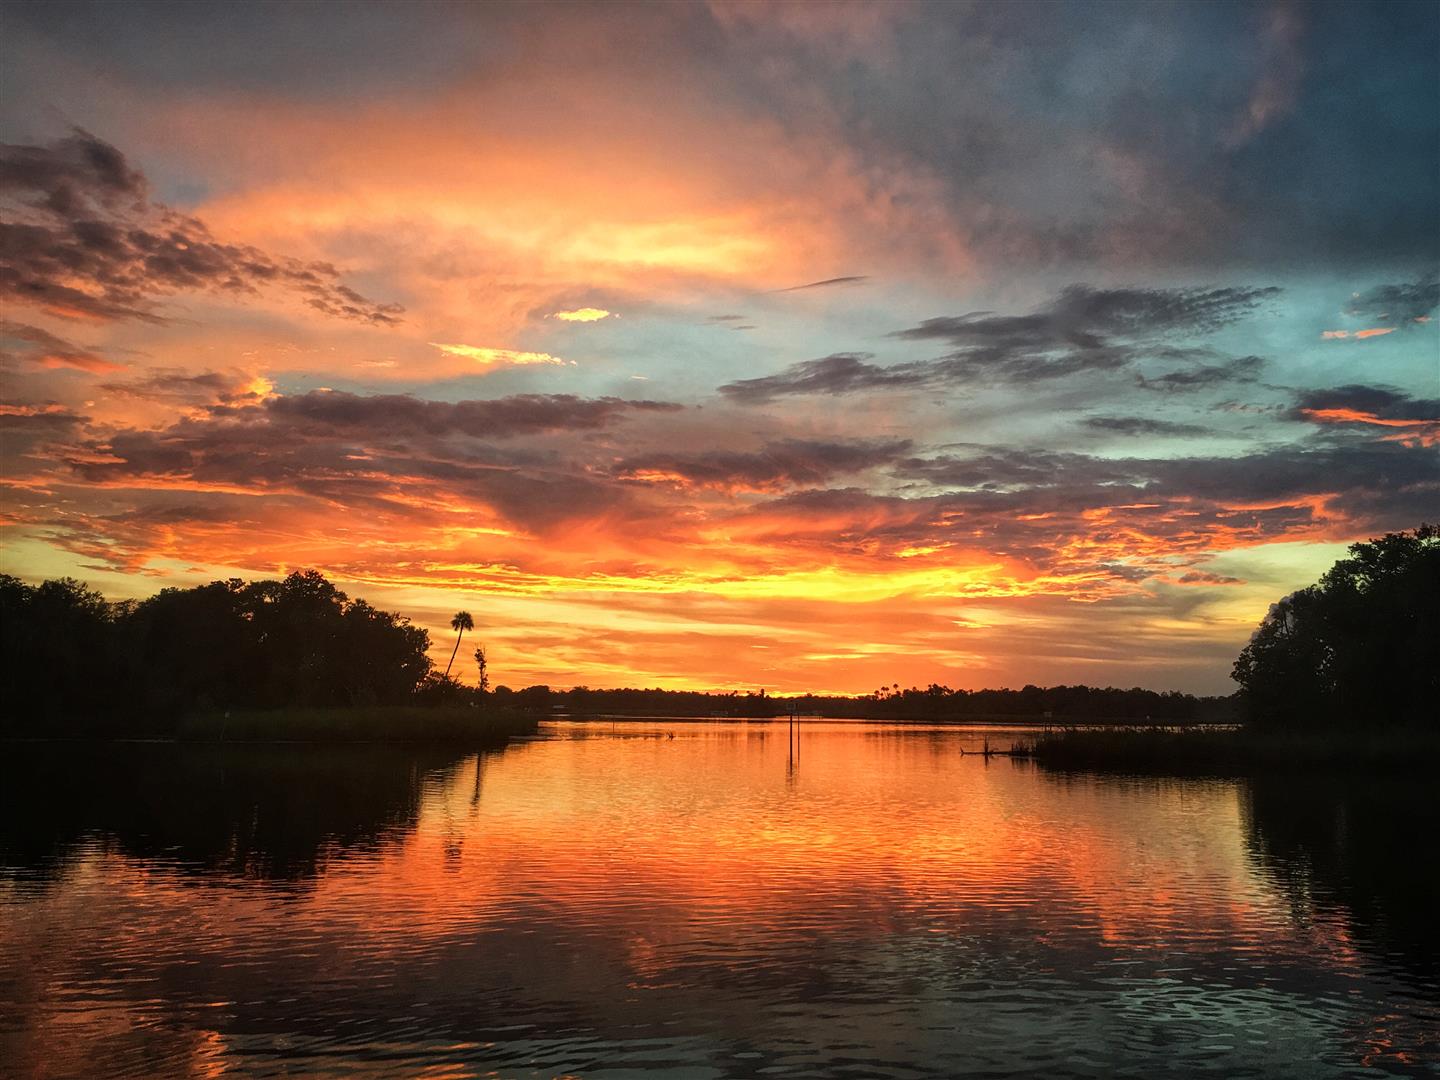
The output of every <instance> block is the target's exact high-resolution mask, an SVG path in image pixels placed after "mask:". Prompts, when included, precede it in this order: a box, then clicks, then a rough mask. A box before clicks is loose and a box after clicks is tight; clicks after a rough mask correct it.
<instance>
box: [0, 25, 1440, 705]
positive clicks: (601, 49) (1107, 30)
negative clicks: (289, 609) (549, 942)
mask: <svg viewBox="0 0 1440 1080" xmlns="http://www.w3.org/2000/svg"><path fill="white" fill-rule="evenodd" d="M0 30H3V33H0V43H3V44H0V143H3V144H4V145H3V146H0V200H3V228H0V304H3V322H0V379H3V386H0V448H3V475H0V499H3V502H0V512H3V519H0V520H3V522H4V548H3V570H4V572H6V573H11V574H15V575H17V576H20V577H22V578H25V579H27V580H39V579H41V578H46V577H55V576H60V575H69V576H73V577H76V578H79V579H81V580H84V581H87V582H89V583H90V584H91V585H93V586H94V587H96V588H98V589H100V590H102V591H103V592H105V593H106V594H107V595H108V596H111V597H116V598H118V597H129V596H143V595H147V594H149V593H151V592H154V591H156V590H157V589H159V588H161V587H164V586H166V585H192V584H198V583H202V582H205V581H209V580H212V579H215V578H225V577H246V578H253V577H262V576H273V575H278V574H281V573H284V572H287V571H289V570H294V569H303V568H308V567H314V568H317V569H319V570H321V571H323V572H324V573H325V574H327V575H328V576H330V577H331V578H332V579H333V580H335V581H336V582H337V583H338V584H340V586H341V587H342V588H344V589H346V590H347V591H348V592H350V593H351V594H352V595H360V596H364V597H365V598H367V599H369V600H370V601H371V602H373V603H375V604H377V605H378V606H382V607H387V608H392V609H395V610H399V611H402V612H404V613H406V614H407V615H409V616H411V617H412V618H413V619H414V620H415V621H416V623H417V624H419V625H422V626H425V627H427V628H429V629H430V630H431V631H432V637H433V638H434V641H435V652H434V655H435V656H436V657H437V658H438V659H439V661H440V663H441V664H442V666H443V664H444V661H445V658H446V657H447V656H448V653H449V648H450V645H451V643H452V641H453V638H452V635H451V632H450V630H449V626H448V624H449V620H450V615H451V614H452V613H453V612H454V611H455V610H456V609H459V608H464V609H467V610H469V611H470V612H472V613H473V615H474V616H475V621H476V625H477V632H476V635H475V637H476V638H477V639H478V640H479V641H481V642H483V643H485V644H486V645H487V647H488V649H489V651H490V655H491V669H492V677H493V678H494V679H495V680H496V681H497V682H503V683H508V684H510V685H512V686H521V685H527V684H531V683H537V682H546V683H550V684H551V685H554V686H570V685H575V684H585V685H589V686H624V685H646V686H665V687H672V688H700V689H742V690H748V689H755V688H759V687H764V688H766V689H767V690H769V691H771V692H778V693H785V692H792V691H801V690H816V691H839V692H847V693H850V692H867V691H869V690H872V689H874V688H875V687H876V686H878V685H880V684H882V683H883V684H887V685H888V684H891V683H896V682H898V683H901V684H902V685H908V684H911V683H918V684H922V685H923V684H926V683H929V682H932V681H934V682H941V683H948V684H949V685H951V686H957V687H981V686H1002V685H1011V686H1018V685H1022V684H1024V683H1026V682H1035V683H1041V684H1052V683H1061V682H1067V683H1068V682H1085V683H1092V684H1100V685H1105V684H1116V685H1125V686H1130V685H1137V684H1138V685H1143V686H1150V687H1154V688H1157V689H1167V688H1177V689H1183V690H1189V691H1196V692H1205V693H1228V692H1229V691H1230V690H1231V689H1232V688H1233V684H1231V683H1230V680H1229V670H1230V663H1231V661H1232V660H1233V658H1234V656H1235V654H1236V652H1237V651H1238V650H1239V649H1240V647H1241V646H1242V645H1243V644H1244V643H1245V641H1246V639H1247V638H1248V635H1249V633H1250V631H1251V629H1252V628H1253V627H1254V625H1255V623H1256V622H1257V621H1258V620H1259V619H1260V617H1261V616H1262V615H1264V613H1265V610H1266V608H1267V606H1268V605H1269V604H1270V603H1271V602H1272V601H1274V600H1275V599H1278V598H1279V597H1280V596H1281V595H1283V594H1284V593H1286V592H1288V591H1290V590H1292V589H1294V588H1297V587H1299V586H1301V585H1304V584H1308V583H1309V582H1311V581H1313V580H1314V579H1315V578H1316V577H1317V576H1318V574H1319V573H1321V572H1322V571H1323V570H1324V569H1325V568H1326V567H1328V566H1329V565H1330V563H1331V562H1333V561H1334V560H1335V558H1337V557H1338V556H1339V555H1341V554H1343V551H1344V545H1346V544H1347V543H1349V542H1352V541H1354V540H1356V539H1363V538H1366V537H1369V536H1372V535H1377V534H1379V533H1381V532H1384V531H1387V530H1398V529H1403V528H1413V527H1414V526H1416V525H1418V524H1420V522H1421V521H1422V520H1425V519H1426V518H1429V519H1430V520H1436V519H1440V462H1437V454H1440V400H1437V399H1440V323H1437V321H1436V320H1437V318H1440V313H1437V310H1436V308H1437V304H1440V277H1437V274H1440V105H1437V101H1440V96H1437V95H1440V9H1437V7H1436V5H1435V4H1433V3H1431V2H1428V0H1426V2H1422V3H1414V4H1409V3H1405V2H1402V0H1392V2H1388V3H1383V4H1364V3H1349V4H1320V5H1310V4H1302V3H1256V4H1238V3H1236V4H1230V3H1195V4H1163V3H1144V4H1121V3H1114V4H1079V3H1076V4H1059V5H1050V4H1044V3H1038V2H1036V3H1020V2H1013V3H955V4H945V5H930V4H909V3H902V2H894V3H881V4H839V3H837V4H820V3H813V4H811V3H803V4H802V3H797V4H769V3H748V2H736V3H724V2H719V0H716V2H712V3H673V4H648V5H627V4H621V3H613V4H602V5H570V4H562V3H554V4H533V5H506V4H485V5H479V4H475V5H469V4H456V5H452V4H443V3H431V4H427V3H407V4H394V5H383V4H378V3H374V4H345V3H324V4H320V3H313V4H307V3H287V4H274V5H267V4H247V5H238V4H231V3H225V4H204V3H185V4H144V3H129V4H119V3H100V4H93V5H92V4H83V5H75V4H63V3H50V4H44V5H34V6H31V5H26V4H7V5H6V6H5V8H4V11H3V16H0ZM466 651H467V652H468V648H467V650H466ZM471 674H472V672H470V671H466V672H465V675H466V677H467V678H468V677H469V676H470V675H471Z"/></svg>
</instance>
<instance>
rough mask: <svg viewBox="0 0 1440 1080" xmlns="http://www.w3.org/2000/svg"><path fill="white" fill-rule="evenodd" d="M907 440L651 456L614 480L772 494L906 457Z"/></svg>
mask: <svg viewBox="0 0 1440 1080" xmlns="http://www.w3.org/2000/svg"><path fill="white" fill-rule="evenodd" d="M910 449H911V443H910V441H909V440H908V439H891V440H878V441H876V440H849V441H834V442H829V441H822V440H812V439H783V440H779V441H776V442H771V443H767V444H766V445H765V447H764V448H763V449H761V450H759V451H757V452H753V453H746V452H741V451H728V450H712V451H706V452H701V453H691V454H666V453H652V454H641V455H636V456H633V457H629V458H626V459H625V460H624V461H622V462H621V463H620V464H619V465H618V466H617V467H616V470H615V471H616V475H617V476H620V477H621V478H622V479H626V480H636V481H644V482H648V483H672V484H678V485H680V486H683V487H701V488H715V489H719V490H724V491H772V490H777V489H781V488H786V487H798V486H801V485H812V486H813V485H817V484H828V483H830V482H831V481H832V480H834V479H835V478H837V477H840V476H846V475H852V474H855V473H860V472H865V471H866V470H869V469H873V468H877V467H879V466H882V465H888V464H890V463H892V462H894V461H896V460H897V459H899V458H900V457H901V456H902V455H904V454H906V453H908V452H909V451H910Z"/></svg>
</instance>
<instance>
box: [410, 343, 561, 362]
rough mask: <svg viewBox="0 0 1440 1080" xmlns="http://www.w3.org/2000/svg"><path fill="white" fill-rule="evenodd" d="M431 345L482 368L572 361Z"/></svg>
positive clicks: (535, 354) (476, 347) (545, 355)
mask: <svg viewBox="0 0 1440 1080" xmlns="http://www.w3.org/2000/svg"><path fill="white" fill-rule="evenodd" d="M430 344H431V345H433V346H435V348H437V349H439V350H440V351H441V352H443V353H449V354H450V355H451V356H463V357H465V359H467V360H474V361H475V362H476V363H477V364H479V365H481V366H482V367H524V366H525V365H527V364H569V363H574V361H572V360H562V359H560V357H558V356H551V355H550V354H549V353H543V352H517V351H516V350H514V349H486V348H481V347H480V346H479V345H442V344H441V343H440V342H438V341H432V342H430Z"/></svg>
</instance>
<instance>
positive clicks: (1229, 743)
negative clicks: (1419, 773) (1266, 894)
mask: <svg viewBox="0 0 1440 1080" xmlns="http://www.w3.org/2000/svg"><path fill="white" fill-rule="evenodd" d="M1017 749H1022V750H1023V752H1022V753H1017V755H1016V756H1023V757H1028V758H1030V759H1031V760H1033V761H1036V762H1038V763H1039V764H1040V765H1042V766H1044V767H1046V768H1052V769H1076V770H1080V769H1085V770H1095V771H1105V772H1129V773H1150V774H1171V775H1212V776H1228V775H1246V774H1252V773H1261V772H1264V773H1270V772H1283V771H1286V770H1301V769H1357V770H1365V769H1368V770H1377V769H1392V770H1396V769H1414V770H1419V769H1431V768H1434V767H1436V766H1440V732H1437V731H1426V730H1421V729H1417V728H1395V729H1391V730H1378V731H1365V732H1360V731H1343V730H1329V729H1321V730H1316V731H1309V732H1277V731H1256V730H1249V729H1245V728H1239V729H1214V728H1209V729H1190V730H1176V729H1173V728H1127V729H1113V730H1103V729H1089V728H1077V729H1066V730H1061V731H1052V732H1046V733H1045V734H1043V735H1040V736H1038V737H1036V738H1035V739H1034V740H1033V741H1032V742H1031V743H1030V744H1029V745H1028V746H1022V747H1021V748H1017Z"/></svg>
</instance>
